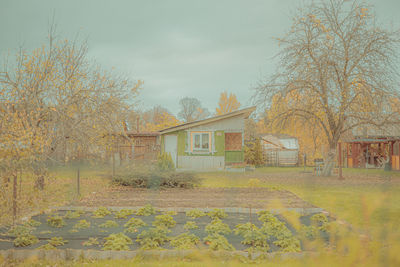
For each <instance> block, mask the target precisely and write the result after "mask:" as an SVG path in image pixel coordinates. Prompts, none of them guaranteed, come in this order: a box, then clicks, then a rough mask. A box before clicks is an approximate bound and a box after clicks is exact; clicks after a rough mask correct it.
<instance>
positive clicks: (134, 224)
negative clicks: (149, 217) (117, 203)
mask: <svg viewBox="0 0 400 267" xmlns="http://www.w3.org/2000/svg"><path fill="white" fill-rule="evenodd" d="M142 226H146V223H145V222H144V221H143V220H141V219H137V218H130V219H129V221H128V222H127V223H125V224H124V227H128V228H138V227H142Z"/></svg>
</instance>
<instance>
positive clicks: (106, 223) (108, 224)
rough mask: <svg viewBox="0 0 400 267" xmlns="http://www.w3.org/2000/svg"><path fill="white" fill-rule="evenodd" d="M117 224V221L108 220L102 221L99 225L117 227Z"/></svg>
mask: <svg viewBox="0 0 400 267" xmlns="http://www.w3.org/2000/svg"><path fill="white" fill-rule="evenodd" d="M118 226H119V225H118V223H117V222H114V221H112V220H108V221H106V222H105V223H102V224H100V225H99V227H101V228H112V227H118Z"/></svg>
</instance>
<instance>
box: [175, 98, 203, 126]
mask: <svg viewBox="0 0 400 267" xmlns="http://www.w3.org/2000/svg"><path fill="white" fill-rule="evenodd" d="M179 105H180V107H181V110H180V111H179V113H178V118H179V119H182V120H183V121H184V122H191V121H196V120H200V119H205V118H207V117H208V116H210V112H209V111H208V109H206V108H203V107H202V106H201V103H200V100H198V99H197V98H192V97H184V98H182V99H181V100H180V101H179Z"/></svg>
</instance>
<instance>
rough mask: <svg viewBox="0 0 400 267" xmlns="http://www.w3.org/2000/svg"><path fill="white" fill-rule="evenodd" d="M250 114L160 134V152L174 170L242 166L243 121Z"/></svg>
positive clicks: (236, 113)
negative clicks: (166, 154)
mask: <svg viewBox="0 0 400 267" xmlns="http://www.w3.org/2000/svg"><path fill="white" fill-rule="evenodd" d="M254 110H255V107H250V108H246V109H242V110H237V111H234V112H230V113H226V114H224V115H220V116H216V117H212V118H208V119H204V120H199V121H194V122H188V123H184V124H181V125H178V126H174V127H171V128H167V129H164V130H161V131H160V136H161V139H160V141H161V143H160V144H161V151H162V152H167V153H170V154H171V157H172V159H173V161H174V163H175V166H176V167H177V169H188V170H222V169H224V168H225V166H229V165H234V164H240V163H243V161H244V139H243V137H244V125H245V119H247V118H248V117H249V116H250V114H251V113H252V112H253V111H254Z"/></svg>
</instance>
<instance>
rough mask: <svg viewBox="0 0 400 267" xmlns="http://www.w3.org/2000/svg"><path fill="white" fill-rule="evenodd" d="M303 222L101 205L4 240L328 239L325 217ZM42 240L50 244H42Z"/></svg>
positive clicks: (275, 246) (289, 244) (260, 246)
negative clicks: (296, 224) (113, 209)
mask: <svg viewBox="0 0 400 267" xmlns="http://www.w3.org/2000/svg"><path fill="white" fill-rule="evenodd" d="M299 218H300V221H302V225H301V227H300V228H299V229H297V230H295V229H294V228H293V227H292V226H291V224H289V223H288V222H286V221H285V220H284V219H282V218H279V216H277V215H274V214H272V213H270V212H269V211H261V212H259V213H258V218H257V220H255V221H254V222H251V221H249V218H248V216H247V215H245V214H230V213H226V212H225V211H224V210H221V209H214V210H211V211H210V212H208V213H205V212H203V211H201V210H197V209H193V210H190V211H187V212H186V213H176V212H164V213H161V212H160V211H158V210H156V209H155V208H154V207H152V206H151V205H146V206H145V207H142V208H140V209H138V210H131V209H122V210H119V211H115V212H112V211H111V210H109V209H107V208H104V207H100V208H98V209H97V210H95V211H94V212H92V213H89V212H84V211H79V210H76V211H67V212H61V211H60V212H57V213H54V214H49V215H45V214H42V215H39V216H36V217H35V218H32V219H31V220H29V221H28V222H26V223H24V224H23V225H18V226H15V227H13V228H11V229H8V231H3V233H2V236H3V238H6V240H8V242H12V243H13V246H14V247H21V248H26V247H32V248H38V249H56V248H57V247H58V248H66V247H67V246H68V243H72V244H71V246H72V247H74V246H83V247H87V248H92V249H102V250H131V249H159V248H166V249H168V248H172V249H196V248H198V249H202V248H209V249H211V250H228V251H229V250H235V249H237V250H245V251H249V252H256V251H257V252H271V251H281V252H299V251H301V250H302V245H301V244H302V242H304V241H306V240H313V239H318V238H319V237H326V236H327V232H328V230H329V225H330V222H329V221H328V218H327V217H326V216H325V215H324V214H322V213H318V214H314V215H312V216H311V215H310V216H299ZM113 219H114V220H113ZM250 220H251V217H250ZM2 240H3V241H4V239H2ZM39 240H41V241H40V242H41V243H43V242H46V243H45V244H40V243H39ZM1 244H2V243H1V242H0V248H3V249H4V248H5V247H4V242H3V247H1ZM73 244H75V245H73Z"/></svg>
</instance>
